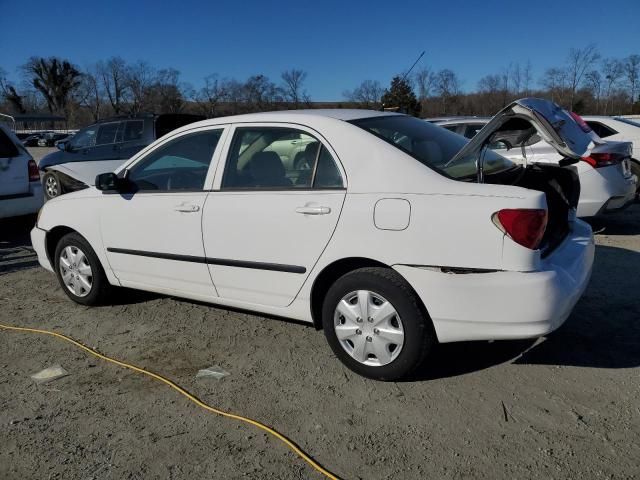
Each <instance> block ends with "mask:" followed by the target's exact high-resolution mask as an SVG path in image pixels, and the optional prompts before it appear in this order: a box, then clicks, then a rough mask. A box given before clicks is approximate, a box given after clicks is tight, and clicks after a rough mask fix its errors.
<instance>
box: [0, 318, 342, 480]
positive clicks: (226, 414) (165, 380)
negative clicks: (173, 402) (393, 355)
mask: <svg viewBox="0 0 640 480" xmlns="http://www.w3.org/2000/svg"><path fill="white" fill-rule="evenodd" d="M0 328H2V329H4V330H13V331H16V332H28V333H39V334H42V335H51V336H52V337H57V338H60V339H62V340H66V341H67V342H69V343H73V344H74V345H75V346H76V347H79V348H81V349H82V350H84V351H86V352H89V353H90V354H91V355H93V356H95V357H98V358H100V359H102V360H106V361H107V362H111V363H115V364H116V365H119V366H121V367H124V368H128V369H129V370H133V371H134V372H138V373H142V374H143V375H147V376H149V377H151V378H154V379H156V380H158V381H160V382H162V383H164V384H165V385H168V386H170V387H171V388H173V389H174V390H175V391H177V392H178V393H180V394H181V395H184V396H185V397H187V398H188V399H189V400H191V401H192V402H193V403H195V404H196V405H198V406H199V407H201V408H204V409H205V410H208V411H209V412H212V413H217V414H218V415H222V416H223V417H227V418H232V419H234V420H239V421H241V422H245V423H248V424H250V425H253V426H254V427H257V428H259V429H260V430H263V431H265V432H267V433H268V434H269V435H272V436H274V437H276V438H277V439H278V440H280V441H281V442H282V443H284V444H285V445H286V446H287V447H289V449H290V450H291V451H293V452H294V453H295V454H296V455H298V456H299V457H300V458H301V459H303V460H304V461H305V462H307V463H308V464H309V465H311V466H312V467H313V468H314V469H315V470H317V471H318V472H320V473H321V474H322V475H324V476H325V477H326V478H330V479H332V480H338V477H337V476H335V475H334V474H332V473H331V472H330V471H328V470H327V469H325V468H323V467H322V465H320V464H319V463H318V462H316V461H315V460H314V459H312V458H311V457H310V456H309V455H307V454H306V453H305V452H303V451H302V450H301V449H300V448H299V447H298V446H297V445H296V444H295V443H293V442H292V441H291V440H289V439H288V438H287V437H285V436H284V435H282V434H281V433H279V432H277V431H275V430H274V429H273V428H271V427H268V426H267V425H265V424H264V423H261V422H258V421H257V420H253V419H251V418H247V417H243V416H242V415H236V414H234V413H229V412H225V411H223V410H219V409H217V408H213V407H211V406H209V405H207V404H206V403H204V402H203V401H201V400H199V399H198V398H196V397H195V396H193V395H192V394H190V393H189V392H187V391H186V390H185V389H184V388H182V387H181V386H180V385H178V384H176V383H174V382H173V381H171V380H169V379H168V378H165V377H163V376H162V375H158V374H157V373H153V372H149V371H147V370H145V369H143V368H140V367H136V366H135V365H131V364H129V363H126V362H121V361H120V360H116V359H115V358H111V357H107V356H106V355H102V354H101V353H98V352H97V351H95V350H93V349H92V348H89V347H87V346H86V345H83V344H82V343H80V342H78V341H76V340H74V339H73V338H70V337H67V336H66V335H63V334H61V333H56V332H50V331H48V330H40V329H37V328H26V327H13V326H10V325H2V324H0Z"/></svg>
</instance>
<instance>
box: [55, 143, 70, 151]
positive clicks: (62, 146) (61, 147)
mask: <svg viewBox="0 0 640 480" xmlns="http://www.w3.org/2000/svg"><path fill="white" fill-rule="evenodd" d="M68 145H69V143H68V142H58V143H57V144H56V147H58V150H62V151H63V152H64V151H66V150H67V148H68Z"/></svg>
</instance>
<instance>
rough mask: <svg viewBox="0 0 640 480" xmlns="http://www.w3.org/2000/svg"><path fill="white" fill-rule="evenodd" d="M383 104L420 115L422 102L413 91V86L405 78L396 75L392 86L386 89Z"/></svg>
mask: <svg viewBox="0 0 640 480" xmlns="http://www.w3.org/2000/svg"><path fill="white" fill-rule="evenodd" d="M382 106H383V107H384V108H394V109H395V108H397V109H398V111H399V112H402V113H407V114H409V115H413V116H416V117H417V116H418V115H420V103H419V102H418V99H417V98H416V94H415V93H413V88H411V84H410V83H409V82H408V81H407V80H403V79H402V78H401V77H400V76H399V75H396V76H395V77H393V79H392V80H391V86H390V87H389V89H388V90H385V92H384V95H383V96H382Z"/></svg>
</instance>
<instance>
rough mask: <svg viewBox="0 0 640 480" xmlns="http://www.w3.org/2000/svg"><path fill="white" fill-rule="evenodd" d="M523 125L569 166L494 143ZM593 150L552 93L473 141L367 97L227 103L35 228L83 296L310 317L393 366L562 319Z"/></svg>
mask: <svg viewBox="0 0 640 480" xmlns="http://www.w3.org/2000/svg"><path fill="white" fill-rule="evenodd" d="M523 124H527V125H529V126H530V127H531V128H534V129H536V131H538V132H539V134H540V135H542V136H543V137H544V138H545V139H548V141H550V142H551V143H552V144H553V145H554V147H555V148H556V149H557V150H558V151H559V152H560V153H561V154H562V156H563V160H562V162H560V164H550V163H542V164H537V163H533V162H532V163H529V164H527V165H526V166H524V165H520V164H516V163H514V162H512V161H510V160H508V159H507V158H505V157H503V156H501V155H499V154H498V153H495V152H492V151H490V150H489V151H486V149H485V148H484V144H485V143H486V141H487V139H488V138H489V137H491V136H492V135H494V134H496V135H497V134H500V135H508V134H510V133H512V132H513V131H514V130H520V129H522V126H523ZM300 145H304V149H302V148H300ZM592 146H593V142H592V139H591V137H590V136H589V135H587V134H586V133H585V132H584V131H583V130H582V129H581V128H580V126H579V125H578V124H577V123H576V121H575V120H574V119H573V118H572V117H571V116H569V115H568V114H567V113H566V112H565V111H564V110H562V109H561V108H560V107H558V106H557V105H555V104H553V103H551V102H548V101H546V100H538V99H524V100H520V101H517V102H514V103H512V104H511V105H509V106H508V107H507V108H505V109H504V110H503V111H502V112H500V113H499V114H498V115H497V116H496V117H495V118H494V119H493V120H492V121H491V122H489V124H488V125H487V126H486V127H485V129H484V130H483V131H482V132H481V133H480V134H478V135H477V136H476V137H475V138H474V139H473V140H471V141H470V142H468V141H467V140H466V139H465V138H463V137H461V136H459V135H456V134H453V133H451V132H449V131H447V130H445V129H443V128H440V127H438V126H435V125H432V124H429V123H427V122H424V121H422V120H419V119H416V118H414V117H410V116H406V115H402V114H394V113H384V112H375V111H366V110H308V111H303V110H299V111H291V112H269V113H256V114H248V115H240V116H235V117H227V118H217V119H212V120H207V121H204V122H199V123H195V124H192V125H188V126H186V127H182V128H180V129H178V130H176V131H174V132H172V133H171V134H169V135H167V136H165V137H163V138H161V139H159V140H157V141H156V142H154V143H153V144H152V145H151V146H150V147H149V148H146V149H145V150H143V151H142V152H139V153H138V154H137V155H135V156H134V157H133V158H132V159H131V160H129V161H127V162H126V163H125V164H124V165H121V166H120V167H118V168H117V169H116V171H115V172H113V173H105V174H101V175H99V176H98V177H97V178H96V181H95V187H90V188H87V189H84V190H82V191H77V192H73V193H71V194H68V195H65V196H64V197H63V198H59V199H53V200H52V201H50V202H47V204H46V205H45V206H44V208H43V209H42V211H41V215H40V217H39V219H38V222H37V225H36V227H35V228H34V229H33V230H32V232H31V239H32V242H33V246H34V249H35V251H36V252H37V254H38V259H39V261H40V263H41V265H42V266H43V267H44V268H46V269H47V270H50V271H52V272H55V274H56V275H57V278H58V281H59V283H60V285H61V288H62V289H63V290H64V292H65V294H66V295H67V296H69V298H70V299H71V300H73V301H75V302H77V303H79V304H83V305H96V304H100V303H102V302H105V301H108V298H109V295H110V294H111V293H112V287H113V286H122V287H130V288H137V289H141V290H148V291H153V292H159V293H161V294H168V295H174V296H177V297H184V298H189V299H193V300H198V301H204V302H209V303H213V304H218V305H222V306H227V307H234V308H242V309H248V310H253V311H257V312H262V313H265V314H270V315H277V316H282V317H288V318H292V319H297V320H302V321H305V322H309V323H312V324H313V325H315V326H316V327H317V328H322V329H324V333H325V335H326V338H327V340H328V342H329V344H330V346H331V348H332V349H333V351H334V352H335V354H336V355H337V356H338V357H339V358H340V360H342V361H343V362H344V363H345V364H346V365H347V366H348V367H349V368H351V369H352V370H354V371H355V372H358V373H359V374H362V375H365V376H368V377H372V378H379V379H384V380H392V379H398V378H401V377H403V376H406V375H408V374H409V373H410V372H411V371H413V370H414V369H415V368H416V367H417V366H418V365H419V364H420V363H421V362H422V360H423V358H425V356H426V355H427V354H428V353H429V351H430V350H431V348H432V346H433V345H434V343H436V342H455V341H463V340H494V339H513V338H529V337H538V336H540V335H545V334H547V333H549V332H551V331H552V330H554V329H556V328H558V327H559V326H560V325H561V324H562V323H563V322H564V320H565V319H566V318H567V317H568V316H569V314H570V312H571V310H572V308H573V306H574V305H575V303H576V302H577V301H578V299H579V298H580V296H581V295H582V292H583V291H584V289H585V288H586V286H587V283H588V281H589V277H590V274H591V268H592V263H593V256H594V242H593V236H592V232H591V229H590V227H589V225H588V224H586V223H584V222H582V221H581V220H578V219H576V218H575V207H576V205H577V202H578V195H579V182H578V176H577V174H576V173H575V162H579V160H580V159H581V158H583V157H585V156H588V155H589V152H590V149H591V148H592ZM479 158H480V159H481V161H478V162H477V160H478V159H479ZM561 165H562V166H561ZM479 176H480V177H481V179H482V181H481V183H479V182H478V178H479Z"/></svg>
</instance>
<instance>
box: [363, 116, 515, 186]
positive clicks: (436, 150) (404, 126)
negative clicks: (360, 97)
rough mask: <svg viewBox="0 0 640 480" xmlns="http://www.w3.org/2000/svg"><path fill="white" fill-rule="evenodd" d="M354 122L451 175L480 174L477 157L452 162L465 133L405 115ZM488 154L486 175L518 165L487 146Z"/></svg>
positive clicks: (471, 175) (446, 174)
mask: <svg viewBox="0 0 640 480" xmlns="http://www.w3.org/2000/svg"><path fill="white" fill-rule="evenodd" d="M351 123H352V124H354V125H357V126H358V127H360V128H363V129H364V130H366V131H368V132H369V133H371V134H373V135H375V136H376V137H379V138H381V139H383V140H385V141H386V142H388V143H390V144H391V145H393V146H394V147H396V148H398V149H400V150H402V151H403V152H405V153H408V154H409V155H411V156H412V157H413V158H415V159H416V160H418V161H419V162H420V163H422V164H423V165H426V166H427V167H429V168H432V169H433V170H435V171H437V172H438V173H441V174H443V175H445V176H447V177H451V178H455V179H462V178H466V177H475V175H476V158H471V157H470V156H465V157H464V158H462V159H460V160H459V161H456V162H455V163H450V160H451V159H452V158H453V157H454V156H455V154H456V153H458V151H459V150H460V149H461V148H462V147H463V146H465V145H466V144H467V142H468V140H467V139H466V138H464V137H463V136H462V135H458V134H456V133H453V132H450V131H449V130H446V129H444V128H442V127H439V126H436V125H433V124H431V123H429V122H426V121H424V120H420V119H417V118H414V117H409V116H404V115H397V116H396V115H393V116H385V117H373V118H364V119H360V120H353V121H351ZM484 156H485V158H484V173H485V175H487V174H492V173H498V172H503V171H505V170H508V169H510V168H512V167H513V166H514V163H512V162H511V161H510V160H507V159H506V158H504V157H502V156H501V155H499V154H497V153H495V152H493V151H491V150H485V153H484Z"/></svg>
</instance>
